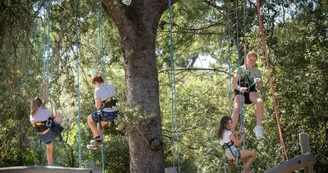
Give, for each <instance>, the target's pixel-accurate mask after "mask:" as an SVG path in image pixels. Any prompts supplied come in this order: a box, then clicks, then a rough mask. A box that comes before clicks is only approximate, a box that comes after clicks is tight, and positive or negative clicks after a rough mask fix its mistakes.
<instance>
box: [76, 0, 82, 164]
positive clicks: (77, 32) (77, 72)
mask: <svg viewBox="0 0 328 173" xmlns="http://www.w3.org/2000/svg"><path fill="white" fill-rule="evenodd" d="M74 10H75V32H76V35H75V36H76V39H75V49H76V51H75V60H76V76H77V98H78V141H79V142H78V143H79V144H78V145H79V167H80V168H81V167H82V145H81V111H80V108H81V99H80V98H81V92H80V62H79V20H78V0H74Z"/></svg>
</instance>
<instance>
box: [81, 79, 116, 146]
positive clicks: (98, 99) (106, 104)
mask: <svg viewBox="0 0 328 173" xmlns="http://www.w3.org/2000/svg"><path fill="white" fill-rule="evenodd" d="M91 84H92V86H93V87H94V88H95V90H94V99H95V106H96V108H97V111H96V112H94V113H93V114H91V115H89V116H88V125H89V127H90V129H91V131H92V133H93V135H94V139H92V140H91V141H90V144H89V145H87V148H88V149H95V148H96V147H98V146H101V145H102V143H103V140H102V139H101V137H100V135H101V128H100V129H97V123H101V124H99V125H101V127H103V126H105V125H106V124H108V123H109V122H111V123H110V125H112V126H113V125H114V120H115V118H116V117H117V115H118V111H117V110H116V109H115V106H116V102H117V98H116V95H115V88H114V86H113V85H112V84H108V83H106V82H105V81H104V79H103V75H102V73H99V74H96V75H93V76H92V77H91Z"/></svg>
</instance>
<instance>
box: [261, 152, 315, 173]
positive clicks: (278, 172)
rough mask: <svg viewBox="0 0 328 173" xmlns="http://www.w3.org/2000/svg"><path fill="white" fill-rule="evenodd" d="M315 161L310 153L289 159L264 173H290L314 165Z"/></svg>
mask: <svg viewBox="0 0 328 173" xmlns="http://www.w3.org/2000/svg"><path fill="white" fill-rule="evenodd" d="M315 161H316V159H315V156H314V155H313V154H312V153H305V154H302V155H300V156H297V157H294V158H292V159H289V160H288V161H286V162H283V163H281V164H280V165H278V166H276V167H274V168H272V169H269V170H267V171H265V172H264V173H290V172H293V171H295V170H299V169H301V168H305V167H308V166H310V165H313V164H314V163H315Z"/></svg>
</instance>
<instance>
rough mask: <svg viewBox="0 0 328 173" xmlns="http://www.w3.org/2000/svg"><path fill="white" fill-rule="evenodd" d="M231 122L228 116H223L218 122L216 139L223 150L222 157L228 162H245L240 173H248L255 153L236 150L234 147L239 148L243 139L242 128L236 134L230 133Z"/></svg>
mask: <svg viewBox="0 0 328 173" xmlns="http://www.w3.org/2000/svg"><path fill="white" fill-rule="evenodd" d="M232 124H233V122H232V120H231V118H230V117H228V116H223V117H222V118H221V121H220V127H219V132H218V137H219V140H220V144H221V145H222V148H223V149H224V155H225V156H226V157H227V158H228V159H229V160H238V159H239V161H242V160H246V163H245V168H244V170H243V171H242V173H249V168H250V166H251V164H252V162H253V161H254V160H255V157H256V153H255V151H250V150H240V151H239V150H238V149H237V148H236V146H239V145H240V144H241V143H242V141H243V140H244V138H245V134H243V131H244V130H243V127H242V126H240V128H239V131H238V133H237V134H233V132H232Z"/></svg>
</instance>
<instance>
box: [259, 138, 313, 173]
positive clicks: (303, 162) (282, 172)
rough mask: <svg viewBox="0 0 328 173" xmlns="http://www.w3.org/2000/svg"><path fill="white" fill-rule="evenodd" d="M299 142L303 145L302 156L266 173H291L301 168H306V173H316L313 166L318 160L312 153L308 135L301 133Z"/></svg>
mask: <svg viewBox="0 0 328 173" xmlns="http://www.w3.org/2000/svg"><path fill="white" fill-rule="evenodd" d="M299 142H300V145H301V151H302V155H299V156H296V157H294V158H292V159H289V160H287V161H286V162H283V163H281V164H280V165H278V166H276V167H274V168H271V169H269V170H267V171H265V172H264V173H290V172H292V171H295V170H299V169H301V168H304V171H305V172H304V173H314V171H313V164H314V163H315V162H316V158H315V156H314V155H313V154H312V153H311V148H310V145H309V138H308V134H306V133H300V134H299Z"/></svg>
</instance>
